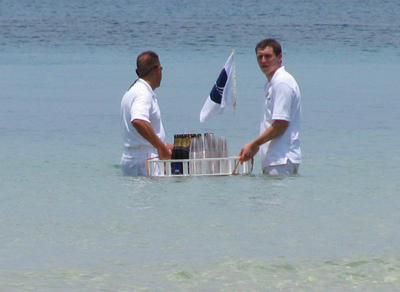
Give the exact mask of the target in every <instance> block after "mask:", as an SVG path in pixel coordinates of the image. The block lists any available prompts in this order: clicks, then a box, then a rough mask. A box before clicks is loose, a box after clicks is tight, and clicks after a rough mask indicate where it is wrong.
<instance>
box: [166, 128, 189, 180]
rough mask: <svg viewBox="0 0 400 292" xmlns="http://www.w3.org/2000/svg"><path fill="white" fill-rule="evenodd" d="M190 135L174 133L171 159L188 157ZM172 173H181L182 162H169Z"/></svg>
mask: <svg viewBox="0 0 400 292" xmlns="http://www.w3.org/2000/svg"><path fill="white" fill-rule="evenodd" d="M189 146H190V137H189V135H186V134H181V135H174V148H173V149H172V155H171V159H188V158H189ZM171 168H172V174H175V175H177V174H183V163H182V162H172V163H171Z"/></svg>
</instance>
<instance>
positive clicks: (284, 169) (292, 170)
mask: <svg viewBox="0 0 400 292" xmlns="http://www.w3.org/2000/svg"><path fill="white" fill-rule="evenodd" d="M299 166H300V164H298V163H292V162H291V161H290V160H289V159H288V160H287V162H286V164H280V165H270V166H267V167H264V168H263V173H264V174H268V175H286V174H297V173H298V172H299Z"/></svg>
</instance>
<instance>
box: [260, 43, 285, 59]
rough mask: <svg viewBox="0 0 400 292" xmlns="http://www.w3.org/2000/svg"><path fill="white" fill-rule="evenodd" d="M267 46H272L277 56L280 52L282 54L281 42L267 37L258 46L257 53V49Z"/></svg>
mask: <svg viewBox="0 0 400 292" xmlns="http://www.w3.org/2000/svg"><path fill="white" fill-rule="evenodd" d="M266 47H271V48H272V50H273V51H274V53H275V55H276V56H279V55H280V54H282V47H281V44H280V43H278V42H277V41H276V40H274V39H265V40H262V41H260V42H259V43H258V44H257V46H256V53H257V50H259V49H265V48H266Z"/></svg>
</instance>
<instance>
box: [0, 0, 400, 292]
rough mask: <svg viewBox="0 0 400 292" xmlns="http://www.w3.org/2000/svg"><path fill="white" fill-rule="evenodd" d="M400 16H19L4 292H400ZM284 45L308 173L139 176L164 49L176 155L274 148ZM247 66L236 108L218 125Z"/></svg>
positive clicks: (0, 154) (315, 8) (180, 8)
mask: <svg viewBox="0 0 400 292" xmlns="http://www.w3.org/2000/svg"><path fill="white" fill-rule="evenodd" d="M399 8H400V3H399V2H398V1H385V2H381V1H374V0H371V1H333V2H332V1H295V0H292V1H285V3H278V2H272V1H256V0H254V1H251V0H244V1H219V2H217V3H215V2H214V1H208V0H207V1H201V2H196V3H194V2H192V1H175V0H171V1H146V2H143V1H122V0H120V1H94V0H90V1H85V2H82V1H51V0H44V1H22V0H17V1H0V76H1V78H0V86H1V91H0V142H1V144H0V165H1V167H0V178H1V188H0V202H1V204H0V224H1V233H0V291H9V292H14V291H43V292H47V291H49V292H50V291H51V292H53V291H74V292H76V291H85V292H86V291H88V292H89V291H90V292H94V291H230V292H231V291H363V292H364V291H367V292H368V291H389V292H390V291H399V289H400V248H399V247H400V237H399V235H398V225H399V223H400V212H399V210H400V202H399V193H400V183H399V181H398V173H399V170H400V167H399V162H400V155H399V154H400V151H399V144H400V140H399V138H398V137H399V136H400V130H399V127H398V125H399V122H400V115H399V113H398V109H399V108H400V98H399V97H400V96H399V92H400V90H399V89H400V85H399V82H398V79H399V77H398V76H399V75H400V20H399V18H398V16H397V11H399ZM266 37H273V38H276V39H278V40H279V41H280V42H281V44H282V46H283V51H284V52H283V53H284V56H283V62H284V65H285V67H286V69H287V70H288V71H289V72H290V73H292V74H293V75H294V76H295V78H296V79H297V81H298V83H299V85H300V88H301V91H302V102H303V104H302V105H303V121H302V129H301V146H302V150H303V155H304V158H303V163H302V164H301V166H300V174H299V175H298V176H293V177H287V178H270V177H266V176H264V175H262V174H261V169H260V161H259V158H258V156H257V157H256V159H255V163H254V171H253V173H252V174H251V175H245V176H226V177H193V178H190V177H189V178H176V177H175V178H174V177H172V178H149V177H124V176H123V175H122V173H121V171H120V169H119V160H120V155H121V149H122V145H121V144H122V142H121V137H120V128H119V119H120V117H119V110H120V109H119V107H120V101H121V98H122V95H123V94H124V92H125V91H126V89H127V88H128V87H129V85H130V84H131V83H132V81H133V80H134V79H135V74H134V69H135V61H136V56H137V55H138V54H139V53H140V52H142V51H144V50H148V49H152V50H155V51H156V52H157V53H159V55H160V59H161V63H162V66H163V68H164V70H163V72H164V75H163V76H164V77H163V81H162V85H161V87H160V88H158V89H157V90H156V93H157V97H158V99H159V102H160V106H161V108H162V113H163V121H164V125H165V128H166V134H167V137H168V140H169V142H172V139H173V135H174V134H176V133H183V132H185V131H187V132H196V133H197V132H199V133H204V132H214V133H215V134H216V135H218V136H222V135H224V136H226V137H227V138H228V141H229V146H230V151H231V155H232V156H233V155H237V154H238V153H239V151H240V148H241V146H243V145H244V144H245V143H246V142H248V141H249V140H251V139H253V138H254V137H256V135H257V132H258V123H259V117H260V115H261V112H260V107H261V104H262V98H263V85H264V82H265V77H264V76H263V75H262V73H261V72H260V70H259V68H258V65H257V63H256V59H255V56H254V46H255V44H256V43H257V42H258V41H259V40H261V39H263V38H266ZM232 49H235V57H236V59H235V60H236V76H237V106H236V109H235V111H233V110H232V109H226V110H225V112H224V114H223V115H221V116H218V117H216V118H215V119H213V120H211V121H210V122H206V123H203V124H200V123H199V113H200V110H201V108H202V105H203V104H204V102H205V100H206V98H207V96H208V94H209V92H210V90H211V88H212V85H213V83H214V82H215V80H216V78H217V77H218V74H219V72H220V70H221V69H222V67H223V65H224V63H225V61H226V60H227V58H228V57H229V55H230V53H231V51H232Z"/></svg>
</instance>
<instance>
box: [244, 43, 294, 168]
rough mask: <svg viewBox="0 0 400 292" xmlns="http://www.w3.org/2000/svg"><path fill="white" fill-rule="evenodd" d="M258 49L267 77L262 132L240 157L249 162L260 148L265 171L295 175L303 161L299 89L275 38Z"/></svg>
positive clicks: (260, 44)
mask: <svg viewBox="0 0 400 292" xmlns="http://www.w3.org/2000/svg"><path fill="white" fill-rule="evenodd" d="M255 51H256V56H257V62H258V65H259V66H260V69H261V71H262V72H263V73H264V74H265V75H266V77H267V83H266V85H265V93H266V95H265V102H264V106H263V114H262V118H261V123H260V135H259V136H258V137H257V138H256V139H255V140H253V141H252V142H250V143H248V144H246V145H245V146H243V148H242V149H241V151H240V154H239V156H240V157H241V160H242V161H247V160H249V159H252V158H253V157H254V155H255V154H256V153H257V152H258V151H259V150H260V154H261V164H262V169H263V173H264V174H269V175H281V174H296V173H298V168H299V165H300V163H301V150H300V140H299V132H300V119H301V95H300V89H299V86H298V85H297V82H296V80H295V79H294V78H293V76H292V75H290V74H289V73H288V72H286V71H285V67H283V66H282V48H281V45H280V44H279V43H278V42H277V41H276V40H273V39H265V40H262V41H261V42H259V43H258V44H257V46H256V49H255Z"/></svg>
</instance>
